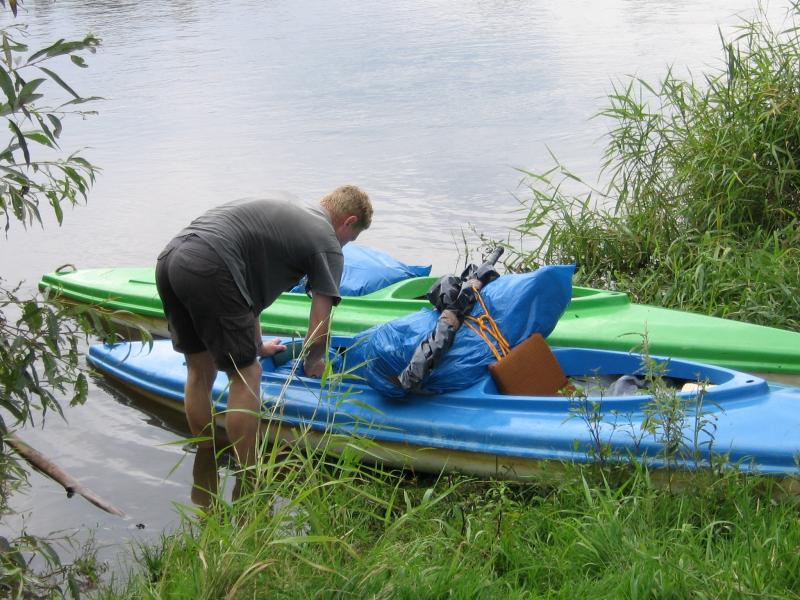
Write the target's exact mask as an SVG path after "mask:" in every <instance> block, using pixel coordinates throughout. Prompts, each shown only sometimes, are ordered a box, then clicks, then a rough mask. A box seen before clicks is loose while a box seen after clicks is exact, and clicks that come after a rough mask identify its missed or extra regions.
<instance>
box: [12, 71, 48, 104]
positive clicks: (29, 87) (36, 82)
mask: <svg viewBox="0 0 800 600" xmlns="http://www.w3.org/2000/svg"><path fill="white" fill-rule="evenodd" d="M44 81H45V80H44V79H43V78H40V79H33V80H31V81H29V82H28V83H26V84H25V85H24V86H22V89H21V90H20V92H19V94H18V95H17V106H19V107H22V106H24V105H25V104H30V103H31V102H33V101H34V100H38V99H39V98H41V97H42V95H41V94H35V93H34V92H35V91H36V88H38V87H39V86H40V85H42V84H43V83H44Z"/></svg>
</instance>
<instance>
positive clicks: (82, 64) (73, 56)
mask: <svg viewBox="0 0 800 600" xmlns="http://www.w3.org/2000/svg"><path fill="white" fill-rule="evenodd" d="M69 59H70V60H71V61H72V62H73V63H74V64H76V65H78V66H79V67H80V68H82V69H86V68H87V67H88V66H89V65H87V64H86V61H85V60H83V57H82V56H78V55H77V54H70V55H69Z"/></svg>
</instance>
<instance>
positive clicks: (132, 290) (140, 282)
mask: <svg viewBox="0 0 800 600" xmlns="http://www.w3.org/2000/svg"><path fill="white" fill-rule="evenodd" d="M437 279H438V277H418V278H412V279H407V280H404V281H401V282H399V283H396V284H393V285H391V286H388V287H386V288H384V289H382V290H378V291H377V292H373V293H371V294H367V295H365V296H359V297H345V298H342V302H341V303H340V304H339V306H337V307H336V309H335V310H334V313H333V320H332V325H331V333H332V334H334V335H353V334H355V333H358V332H360V331H363V330H365V329H368V328H369V327H372V326H374V325H380V324H381V323H385V322H386V321H390V320H392V319H395V318H398V317H401V316H403V315H406V314H409V313H412V312H415V311H418V310H420V309H423V308H431V306H430V303H429V302H428V301H427V300H426V299H425V294H426V292H427V291H428V288H429V287H430V286H431V285H432V284H433V283H434V282H435V281H436V280H437ZM39 287H40V288H41V289H42V290H47V291H49V292H51V293H58V294H60V295H61V296H62V297H63V298H66V299H68V300H70V301H73V302H79V303H83V304H90V305H93V306H97V307H98V308H102V309H104V310H109V311H124V312H123V313H122V314H118V315H116V316H117V318H118V320H120V321H122V322H125V321H130V320H133V319H131V318H130V317H129V315H127V314H125V313H126V312H127V313H132V314H133V315H140V316H141V317H144V318H145V326H147V327H148V329H150V330H151V332H152V333H153V334H154V335H161V336H166V335H168V332H167V328H166V323H165V322H164V316H163V310H162V307H161V301H160V299H159V297H158V293H157V291H156V287H155V270H154V269H153V268H134V267H123V268H108V269H80V270H75V271H65V272H54V273H49V274H47V275H44V276H43V277H42V279H41V281H40V283H39ZM309 305H310V304H309V299H308V297H307V296H306V295H305V294H296V293H294V294H293V293H284V294H281V296H280V297H279V298H278V299H277V300H276V301H275V303H274V304H272V306H270V307H269V308H267V309H266V310H265V311H264V312H263V313H262V314H261V326H262V330H263V331H264V332H267V333H274V334H281V335H292V336H297V337H301V336H303V335H305V331H306V327H307V323H308V312H309ZM645 335H646V336H647V340H648V351H649V352H652V353H654V354H659V355H663V356H670V357H676V358H688V359H692V360H697V361H701V362H707V363H713V364H719V365H722V366H726V367H730V368H734V369H739V370H742V371H748V372H758V373H763V374H766V375H770V374H775V375H778V376H790V375H800V333H797V332H792V331H786V330H781V329H777V328H772V327H764V326H760V325H753V324H750V323H742V322H739V321H731V320H728V319H720V318H717V317H708V316H705V315H699V314H696V313H689V312H683V311H677V310H671V309H665V308H660V307H656V306H648V305H641V304H634V303H631V301H630V298H629V296H628V295H627V294H625V293H623V292H613V291H606V290H596V289H592V288H583V287H574V288H573V298H572V301H571V302H570V304H569V306H568V307H567V309H566V311H565V313H564V315H563V316H562V317H561V319H560V320H559V322H558V325H557V326H556V328H555V330H554V331H553V332H552V333H551V334H550V336H549V337H548V342H549V343H550V344H551V345H552V346H557V347H558V346H575V347H584V348H598V349H607V350H622V351H629V350H632V349H639V348H641V345H642V341H643V338H644V336H645Z"/></svg>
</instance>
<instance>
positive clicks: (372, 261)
mask: <svg viewBox="0 0 800 600" xmlns="http://www.w3.org/2000/svg"><path fill="white" fill-rule="evenodd" d="M342 253H343V254H344V272H343V273H342V282H341V284H340V285H339V293H340V294H341V295H342V296H364V295H365V294H370V293H372V292H375V291H378V290H380V289H383V288H385V287H386V286H389V285H392V284H393V283H397V282H398V281H402V280H404V279H409V278H411V277H425V276H427V275H430V274H431V266H430V265H427V266H423V265H407V264H405V263H403V262H401V261H399V260H397V259H396V258H393V257H392V256H389V255H388V254H386V253H385V252H381V251H380V250H376V249H374V248H369V247H367V246H360V245H358V244H352V243H351V244H347V245H346V246H345V247H344V248H342ZM305 285H306V280H305V278H303V280H302V281H301V282H300V283H298V284H297V285H296V286H295V287H293V288H292V289H291V290H290V291H292V292H300V293H302V292H304V291H305Z"/></svg>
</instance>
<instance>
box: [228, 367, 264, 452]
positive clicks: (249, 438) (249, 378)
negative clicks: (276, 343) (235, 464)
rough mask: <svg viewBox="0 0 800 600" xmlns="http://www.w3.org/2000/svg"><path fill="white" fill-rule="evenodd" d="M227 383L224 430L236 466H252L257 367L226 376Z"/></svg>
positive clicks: (258, 379) (258, 385)
mask: <svg viewBox="0 0 800 600" xmlns="http://www.w3.org/2000/svg"><path fill="white" fill-rule="evenodd" d="M228 377H229V379H230V382H231V387H230V390H229V391H228V410H229V411H231V410H232V411H234V412H227V413H226V414H225V428H226V429H227V431H228V438H229V439H230V441H231V442H232V443H233V447H234V450H235V451H236V456H237V458H238V459H239V464H241V465H242V466H249V465H252V464H253V463H254V462H255V458H256V448H257V446H258V430H259V420H260V417H259V416H258V415H259V412H260V411H261V363H259V362H258V361H255V362H254V363H253V364H251V365H250V366H247V367H244V368H241V369H239V370H238V371H232V372H230V373H228Z"/></svg>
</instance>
